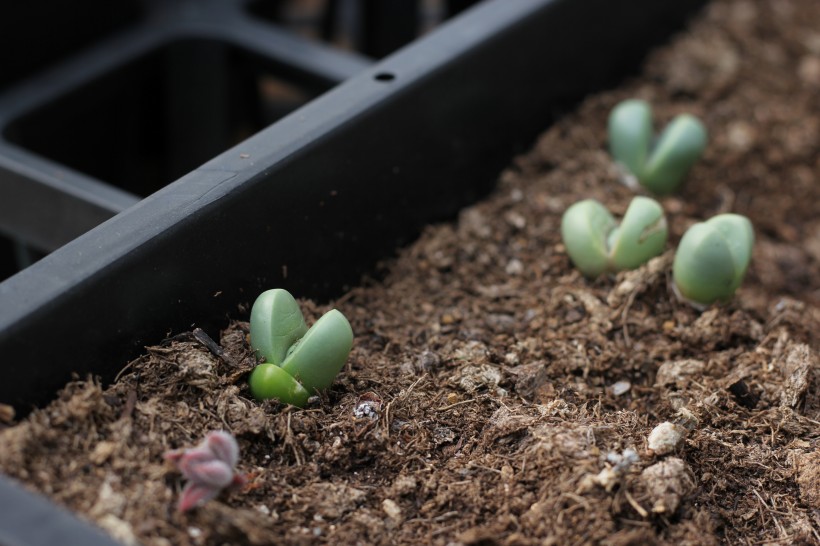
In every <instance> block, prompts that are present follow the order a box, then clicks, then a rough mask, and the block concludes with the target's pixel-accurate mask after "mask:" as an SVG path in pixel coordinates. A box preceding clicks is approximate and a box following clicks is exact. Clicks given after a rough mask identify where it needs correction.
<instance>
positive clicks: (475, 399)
mask: <svg viewBox="0 0 820 546" xmlns="http://www.w3.org/2000/svg"><path fill="white" fill-rule="evenodd" d="M479 400H480V398H470V399H469V400H462V401H461V402H456V403H455V404H450V405H447V406H444V407H441V408H436V411H447V410H450V409H453V408H455V407H456V406H463V405H464V404H469V403H470V402H478V401H479Z"/></svg>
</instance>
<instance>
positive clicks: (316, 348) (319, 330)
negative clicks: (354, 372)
mask: <svg viewBox="0 0 820 546" xmlns="http://www.w3.org/2000/svg"><path fill="white" fill-rule="evenodd" d="M352 347H353V330H352V329H351V328H350V323H349V322H348V321H347V319H346V318H345V316H344V315H343V314H342V313H340V312H339V311H337V310H336V309H333V310H331V311H328V312H327V313H325V314H324V315H322V317H321V318H320V319H319V320H317V321H316V324H314V325H313V326H311V327H310V330H308V331H307V333H306V334H305V335H304V337H302V339H301V340H299V343H298V344H297V345H296V347H295V348H294V349H293V351H292V352H291V353H290V354H289V355H288V356H287V358H286V359H285V362H284V363H283V364H282V369H283V370H285V371H286V372H287V373H288V374H290V375H291V376H293V377H294V378H296V379H297V380H298V381H299V382H300V383H301V384H302V386H303V387H305V388H306V389H307V390H308V391H309V392H313V391H314V390H317V389H326V388H327V387H329V386H330V385H331V383H333V379H334V378H335V377H336V375H337V374H338V373H339V371H340V370H341V369H342V367H343V366H344V364H345V362H347V357H348V355H349V354H350V349H351V348H352Z"/></svg>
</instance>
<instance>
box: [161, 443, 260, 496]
mask: <svg viewBox="0 0 820 546" xmlns="http://www.w3.org/2000/svg"><path fill="white" fill-rule="evenodd" d="M165 460H166V461H170V462H172V463H174V465H175V466H176V467H177V469H178V470H179V471H180V472H182V475H183V476H185V478H186V479H187V480H188V483H186V484H185V488H184V489H183V490H182V496H180V498H179V503H178V504H177V509H178V510H179V511H180V512H187V511H188V510H191V509H193V508H195V507H197V506H201V505H202V504H205V503H206V502H207V501H209V500H211V499H212V498H214V497H216V496H217V495H218V494H219V492H220V491H222V490H223V489H225V488H227V487H231V486H236V485H242V484H243V483H245V478H244V477H243V476H242V475H240V474H237V473H236V472H235V470H234V467H235V466H236V463H237V462H239V445H238V444H237V443H236V439H235V438H234V437H233V436H231V434H229V433H227V432H225V431H222V430H216V431H212V432H209V433H208V434H207V435H206V436H205V439H204V440H202V442H201V443H200V444H199V445H198V446H196V447H193V448H184V449H175V450H173V451H169V452H167V453H166V454H165Z"/></svg>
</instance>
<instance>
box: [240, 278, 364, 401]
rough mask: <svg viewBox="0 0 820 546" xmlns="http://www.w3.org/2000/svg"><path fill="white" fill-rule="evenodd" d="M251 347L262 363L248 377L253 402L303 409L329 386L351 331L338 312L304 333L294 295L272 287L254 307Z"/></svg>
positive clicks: (346, 350) (346, 351) (341, 362)
mask: <svg viewBox="0 0 820 546" xmlns="http://www.w3.org/2000/svg"><path fill="white" fill-rule="evenodd" d="M251 346H252V347H253V348H254V350H256V352H257V353H258V354H259V355H261V356H263V357H264V358H265V360H266V363H264V364H260V365H258V366H257V367H256V368H254V370H253V372H252V373H251V377H250V379H249V383H250V387H251V394H253V396H254V398H256V399H257V400H266V399H269V398H276V399H278V400H279V401H281V402H285V403H287V404H291V405H294V406H299V407H302V406H304V405H305V403H307V400H308V398H310V396H311V394H313V393H314V392H315V391H317V390H320V389H326V388H327V387H329V386H330V384H331V383H333V379H334V378H335V377H336V375H337V374H338V373H339V370H341V369H342V366H344V364H345V362H346V361H347V357H348V355H349V354H350V349H351V347H352V346H353V330H352V329H351V328H350V323H349V322H348V321H347V319H346V318H345V316H344V315H343V314H342V313H340V312H339V311H337V310H336V309H333V310H331V311H328V312H327V313H325V314H324V315H322V317H321V318H320V319H319V320H317V321H316V324H314V325H313V326H312V327H311V328H310V329H308V327H307V325H306V324H305V319H304V317H303V316H302V311H301V309H299V304H298V303H297V302H296V300H295V299H293V296H291V295H290V293H289V292H287V291H286V290H282V289H281V288H276V289H273V290H267V291H266V292H263V293H262V294H261V295H260V296H259V297H258V298H257V299H256V302H254V304H253V308H252V309H251Z"/></svg>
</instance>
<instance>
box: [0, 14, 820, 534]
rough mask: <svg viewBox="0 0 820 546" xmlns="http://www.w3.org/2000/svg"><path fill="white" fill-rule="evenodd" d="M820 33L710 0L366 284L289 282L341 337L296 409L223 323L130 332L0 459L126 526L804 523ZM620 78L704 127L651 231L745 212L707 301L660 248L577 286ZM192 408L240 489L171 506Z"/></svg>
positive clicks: (771, 530) (532, 529)
mask: <svg viewBox="0 0 820 546" xmlns="http://www.w3.org/2000/svg"><path fill="white" fill-rule="evenodd" d="M818 29H820V3H818V2H816V1H815V0H789V1H784V0H715V1H714V2H711V3H710V5H709V6H708V7H707V8H706V9H705V10H704V12H703V13H702V15H701V16H700V17H699V18H698V19H697V20H696V21H695V22H693V25H692V27H691V30H690V31H689V32H687V33H682V34H681V35H680V36H679V37H678V38H676V39H674V40H673V42H672V43H671V44H670V45H668V46H666V47H663V48H661V49H659V50H658V51H656V52H655V53H654V54H653V55H651V57H650V58H649V59H648V61H647V64H646V67H645V71H644V75H645V77H643V78H635V79H634V80H632V81H630V82H628V83H627V84H625V85H624V86H623V87H621V88H619V89H617V90H614V91H610V92H605V93H601V94H598V95H595V96H591V97H589V98H588V99H586V100H585V101H584V102H583V103H582V104H581V105H580V107H579V108H578V109H577V111H575V112H573V113H571V114H569V115H567V116H566V117H565V118H563V119H562V120H560V121H559V122H557V123H556V124H555V125H554V126H553V127H551V128H550V129H549V130H548V131H547V132H545V133H544V134H543V135H542V136H541V138H540V139H539V141H538V142H537V143H536V145H535V147H534V149H533V150H532V151H531V152H530V153H528V154H526V155H524V156H521V157H519V158H517V159H516V160H515V162H514V164H513V165H512V166H511V167H510V168H509V169H508V170H507V171H505V172H504V173H503V175H502V176H501V180H500V183H499V187H498V189H497V191H496V192H495V193H494V194H493V195H492V196H490V197H489V198H488V199H487V200H485V201H483V202H481V203H478V204H476V205H475V206H473V207H470V208H468V209H466V210H464V211H463V212H462V213H461V214H460V216H459V219H458V221H457V222H454V223H449V224H443V225H440V226H433V227H429V228H428V229H427V230H426V231H425V232H424V233H423V234H422V236H421V237H420V239H419V240H418V241H417V242H416V243H415V244H413V245H411V246H410V247H408V248H407V249H405V250H403V251H402V252H401V253H400V255H399V257H398V258H397V259H395V260H394V261H393V262H391V263H390V264H389V268H388V272H387V274H386V277H385V279H384V281H383V282H378V283H376V282H369V283H367V284H366V285H365V286H362V287H359V288H355V289H353V290H352V291H351V292H349V293H348V294H345V295H344V296H343V298H341V299H340V300H339V301H337V302H335V305H331V304H328V305H317V304H315V303H313V302H309V301H302V302H300V305H301V307H302V309H303V310H304V313H305V316H306V319H307V320H308V321H309V322H313V321H315V320H316V319H317V318H318V317H320V316H321V315H322V314H323V313H324V312H326V311H328V310H329V309H330V308H332V307H337V308H339V310H340V311H342V312H343V313H344V314H345V316H346V317H348V318H349V320H350V323H351V325H352V327H353V331H354V332H355V333H356V339H355V343H354V346H353V350H352V352H351V355H350V358H349V360H348V363H347V365H346V367H345V368H344V369H343V370H342V372H341V374H340V375H339V377H338V378H337V380H336V381H335V383H334V384H333V386H332V387H331V388H330V389H329V391H327V392H326V393H324V394H322V396H321V397H315V398H313V399H311V400H309V401H308V403H307V405H306V407H305V408H304V409H295V408H291V407H287V406H285V405H282V404H279V403H277V402H275V401H266V402H263V403H258V402H256V401H254V400H252V398H251V396H250V393H249V390H248V387H247V377H248V375H249V373H250V371H251V370H252V369H253V366H254V365H255V363H256V361H255V359H254V356H253V354H252V352H251V350H250V348H249V346H248V344H247V331H248V325H247V324H246V323H242V322H235V323H233V324H231V325H230V326H229V327H228V328H226V330H225V331H224V332H222V333H221V335H220V336H217V335H216V334H217V333H216V332H210V334H211V336H212V338H213V339H211V338H209V337H208V336H207V335H205V333H204V332H201V331H195V332H193V333H190V334H181V335H178V336H175V337H174V338H173V339H170V340H167V342H165V343H161V344H159V345H157V346H155V347H150V348H149V349H148V350H147V352H146V354H145V355H144V356H143V357H141V358H139V359H137V360H136V361H134V362H132V363H131V364H130V365H129V366H128V367H127V368H126V369H125V370H123V372H122V373H121V374H120V376H119V377H118V379H117V381H116V382H115V383H114V384H112V385H110V386H103V385H100V384H99V383H97V382H96V381H94V380H93V379H86V378H81V380H78V381H75V382H72V383H70V384H69V385H67V386H66V388H65V389H64V391H63V392H62V393H60V395H59V397H58V398H57V400H55V401H54V402H53V403H52V404H51V405H49V406H48V407H46V408H43V409H41V410H37V411H35V412H33V413H32V414H31V415H29V416H28V417H26V418H25V419H24V420H22V421H20V422H19V423H17V424H13V423H12V420H13V416H12V415H11V414H10V412H9V411H8V410H7V409H3V408H1V407H0V445H2V446H3V447H2V449H0V469H2V471H3V472H4V473H6V474H9V475H11V476H13V477H15V478H17V479H19V480H20V481H22V482H23V483H25V484H26V485H27V486H28V487H29V488H31V489H33V490H36V491H40V492H42V493H44V494H46V495H48V496H50V497H51V498H52V499H53V500H54V501H55V502H57V503H59V504H61V505H64V506H67V507H68V508H70V509H71V510H73V511H75V512H77V513H79V514H81V515H82V517H84V518H87V519H89V520H91V521H93V522H95V523H96V524H97V525H98V526H99V527H101V528H103V529H105V530H106V531H107V532H109V533H110V534H112V535H113V536H115V537H116V538H117V539H118V540H120V541H121V542H123V543H124V544H135V543H137V542H139V543H142V544H145V545H151V546H153V545H157V546H168V545H171V544H192V545H217V544H433V545H441V546H445V545H448V544H453V545H458V544H475V545H477V544H481V545H490V544H497V545H509V546H513V545H515V546H527V545H543V544H552V545H559V544H562V545H563V544H571V545H580V544H606V545H613V546H625V545H629V544H633V545H634V544H647V545H649V544H658V545H663V544H675V545H678V544H680V545H711V544H732V545H734V544H803V545H809V544H820V482H818V476H820V458H819V457H820V456H819V455H818V453H820V369H818V357H817V354H818V351H819V350H820V335H818V332H820V307H818V305H820V250H818V249H820V222H818V220H817V212H818V209H817V203H820V183H818V172H820V164H818V163H817V158H818V157H820V138H818V135H820V93H818V92H817V90H818V87H817V85H816V84H817V81H820V80H818V79H817V78H816V77H815V76H816V74H815V72H818V70H817V69H816V68H817V66H820V30H818ZM636 96H637V97H641V98H644V99H646V100H650V101H651V102H652V104H653V108H654V109H655V111H656V116H657V118H658V123H666V122H667V121H668V120H669V119H671V118H672V117H674V115H675V114H677V113H679V112H683V111H687V112H691V113H693V114H695V115H697V116H698V117H699V118H701V119H702V120H703V121H704V123H705V124H706V126H707V127H708V129H709V133H710V138H711V142H710V144H709V146H708V147H707V149H706V151H705V155H704V158H703V160H702V161H701V162H699V163H697V164H696V165H695V166H694V167H693V169H692V171H691V172H690V175H689V177H688V178H687V180H686V181H685V183H684V185H683V187H682V190H681V192H680V193H678V194H675V195H672V196H667V197H663V198H662V200H661V204H662V205H663V207H664V210H665V211H666V214H667V219H668V222H669V230H670V241H672V242H673V243H674V242H675V241H677V240H679V239H680V237H681V235H682V234H683V232H684V231H685V230H686V229H687V228H688V227H689V226H690V225H692V224H693V223H695V222H697V221H702V220H703V219H705V218H708V217H711V216H714V215H716V214H719V213H722V212H730V211H731V212H738V213H741V214H744V215H746V216H748V217H749V218H750V219H751V220H752V222H753V223H754V224H755V226H756V237H757V238H758V243H759V244H758V245H757V247H756V250H755V254H754V257H753V261H752V266H751V269H750V271H749V274H748V276H747V279H746V281H745V283H744V284H743V285H742V286H741V288H740V290H739V291H738V293H737V295H736V297H735V298H734V299H733V300H732V301H731V302H729V303H728V304H725V305H720V306H715V307H712V308H710V309H708V310H706V311H705V312H703V313H699V312H697V311H695V310H693V309H691V308H690V307H688V306H685V305H682V304H679V303H678V302H677V301H676V300H675V298H674V296H673V295H672V294H671V291H670V285H669V281H670V270H671V263H672V260H671V257H672V252H671V246H670V248H669V249H668V250H667V252H666V253H664V254H662V255H661V256H659V257H657V258H655V259H653V260H650V261H649V262H648V263H646V264H644V265H643V266H641V267H640V268H639V269H637V270H635V271H631V272H623V273H618V274H616V275H615V276H602V277H601V278H599V279H597V280H595V281H594V282H592V281H587V280H584V279H583V278H582V277H581V275H580V274H579V273H578V272H576V271H575V270H574V269H573V268H572V267H571V265H570V262H569V259H568V257H567V255H566V252H565V250H564V249H563V248H562V244H561V241H560V238H559V235H558V234H559V226H560V221H561V215H562V213H563V211H564V210H565V208H566V207H567V206H569V205H570V204H572V203H574V202H576V201H578V200H580V199H586V198H595V199H598V200H599V201H601V202H602V203H606V205H607V207H608V208H610V209H611V210H612V211H613V213H615V214H616V215H619V216H620V215H623V213H624V211H625V210H626V207H627V206H628V204H629V202H630V201H631V199H632V197H633V195H634V194H633V193H632V192H631V191H630V190H628V189H627V188H625V187H623V186H622V185H620V184H619V183H618V182H617V177H618V173H617V170H616V169H615V168H614V166H613V164H612V161H611V159H610V158H609V155H608V153H607V152H606V119H607V116H608V113H609V111H610V110H611V108H612V107H613V106H614V105H615V104H617V103H618V102H620V101H621V100H623V99H626V98H629V97H636ZM196 320H197V317H191V321H192V322H193V321H196ZM157 341H158V342H159V341H160V340H157ZM661 423H669V424H668V425H666V426H667V427H668V428H670V429H672V430H675V431H678V432H680V438H679V439H678V440H677V441H676V442H674V443H673V444H674V445H672V444H669V445H671V446H672V449H670V450H669V451H668V452H665V453H660V452H659V451H662V450H657V449H656V448H655V447H657V446H655V447H653V446H651V445H649V444H648V443H647V441H648V438H649V437H650V435H651V433H652V431H653V429H654V428H655V427H656V426H658V425H659V424H661ZM211 430H224V431H227V432H230V433H231V434H233V436H234V437H235V438H236V439H237V442H238V444H239V450H240V452H241V454H242V456H241V460H240V461H239V463H238V465H237V469H236V470H237V472H239V473H241V475H242V476H243V478H244V484H243V485H239V486H237V487H233V488H226V489H225V490H224V491H223V492H222V493H221V494H220V495H219V496H218V497H217V498H215V499H213V500H211V501H209V502H208V503H206V504H204V505H202V506H200V507H197V508H194V509H192V510H190V511H188V512H184V513H179V512H177V510H176V506H177V504H176V503H177V502H178V499H179V496H180V491H181V489H182V486H183V481H182V480H181V479H180V475H179V473H178V472H177V471H175V469H174V468H173V467H172V466H171V465H169V464H166V463H164V461H163V454H164V453H166V452H167V451H169V450H172V449H176V448H180V447H185V446H192V445H195V444H197V443H198V442H199V441H200V439H201V438H203V437H204V436H205V434H206V433H207V432H208V431H211ZM650 448H651V449H650ZM55 454H59V455H58V456H55Z"/></svg>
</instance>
